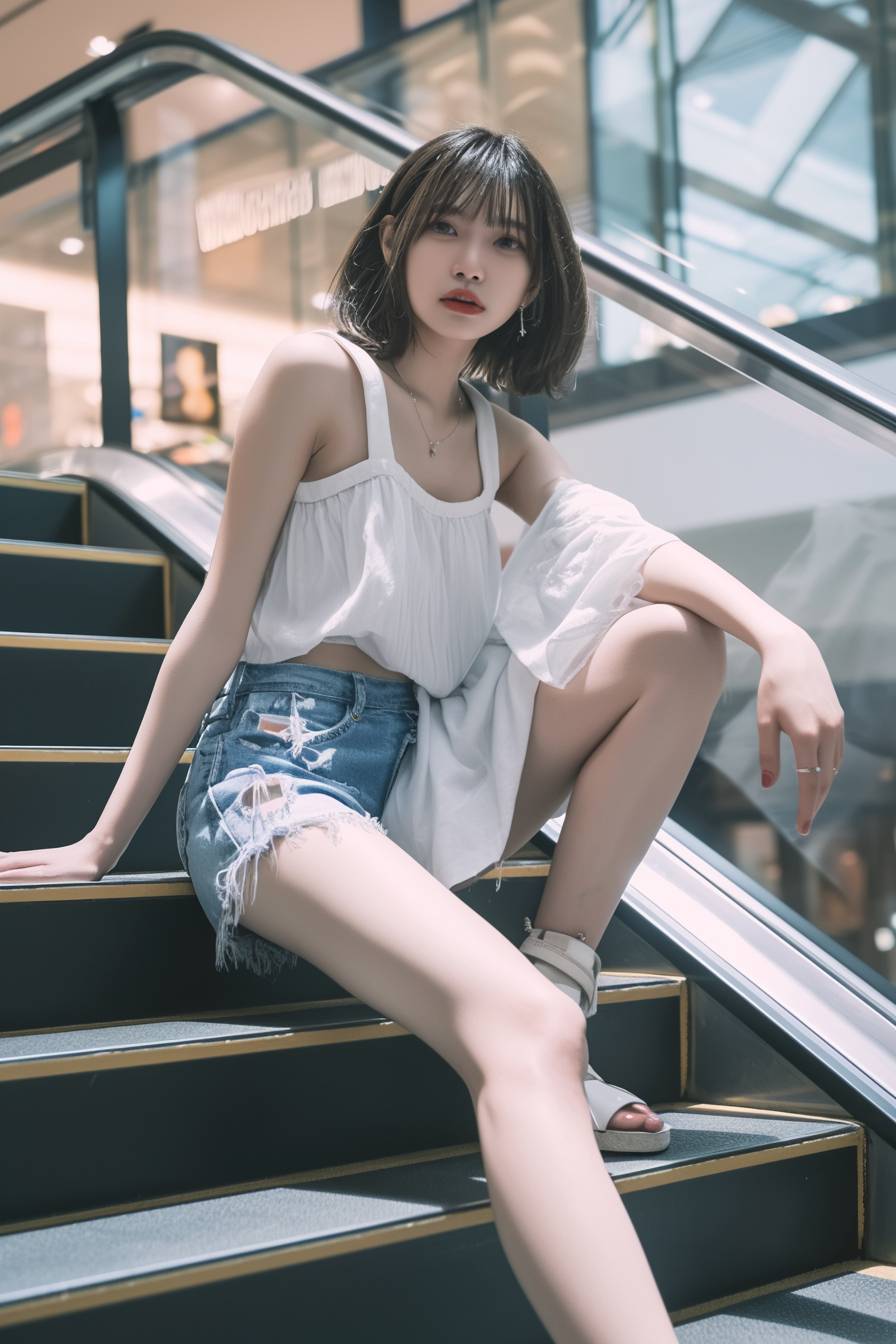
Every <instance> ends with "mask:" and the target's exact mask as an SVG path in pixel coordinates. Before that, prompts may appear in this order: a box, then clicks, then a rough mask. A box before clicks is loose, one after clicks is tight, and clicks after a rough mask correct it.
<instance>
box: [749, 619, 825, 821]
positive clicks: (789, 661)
mask: <svg viewBox="0 0 896 1344" xmlns="http://www.w3.org/2000/svg"><path fill="white" fill-rule="evenodd" d="M756 718H757V722H758V725H759V764H760V768H761V770H762V785H763V788H767V787H768V786H769V785H771V784H773V783H774V782H775V780H776V779H777V778H778V773H779V769H780V734H781V732H785V733H786V734H787V735H788V737H789V738H790V740H791V741H792V743H793V749H794V755H795V757H796V765H797V768H798V769H802V768H803V767H805V766H809V767H810V768H813V767H815V766H816V765H820V766H821V773H820V774H815V773H814V772H813V773H811V774H798V775H797V780H798V782H799V787H800V795H799V805H798V813H797V829H798V831H799V832H800V834H801V835H808V833H809V828H810V826H811V825H812V822H813V821H814V819H815V814H816V813H817V811H818V809H819V808H820V807H821V804H822V803H823V802H824V800H825V798H826V797H827V796H828V792H829V790H830V787H831V784H832V783H833V780H834V775H835V773H836V772H837V770H839V768H840V763H841V761H842V760H843V723H844V715H843V706H842V705H841V704H840V701H839V700H838V699H837V693H836V691H835V690H834V686H833V683H832V681H831V678H830V677H829V675H828V670H827V667H826V666H825V663H824V659H823V658H822V656H821V652H820V650H819V648H818V645H817V644H816V643H815V641H814V639H812V638H811V636H810V635H808V634H807V633H806V631H805V630H802V629H800V628H799V627H796V628H795V629H794V630H793V631H792V632H787V633H786V634H782V635H781V636H780V637H779V638H777V639H775V640H774V641H772V642H771V643H770V644H769V645H768V646H767V647H766V648H765V649H764V651H763V655H762V672H761V674H760V677H759V690H758V693H757V700H756Z"/></svg>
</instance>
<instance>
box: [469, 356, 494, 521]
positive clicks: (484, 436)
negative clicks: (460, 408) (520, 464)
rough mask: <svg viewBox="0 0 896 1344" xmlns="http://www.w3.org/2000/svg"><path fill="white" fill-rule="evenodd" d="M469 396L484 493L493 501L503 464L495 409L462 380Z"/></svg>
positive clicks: (480, 393) (485, 398)
mask: <svg viewBox="0 0 896 1344" xmlns="http://www.w3.org/2000/svg"><path fill="white" fill-rule="evenodd" d="M461 382H462V383H463V385H464V388H465V389H466V392H467V395H468V396H469V397H470V398H471V400H472V403H473V410H474V411H475V413H476V444H477V447H478V449H479V466H480V469H481V471H482V493H483V494H484V495H485V496H486V497H487V498H488V499H489V500H493V499H494V497H495V495H496V494H497V492H498V487H499V485H500V484H501V463H500V459H499V456H498V427H497V425H496V424H495V408H494V406H493V405H492V403H491V401H490V399H489V398H488V397H486V396H485V395H484V394H483V393H482V392H480V391H479V388H478V387H474V386H473V384H472V383H469V382H467V380H466V378H461Z"/></svg>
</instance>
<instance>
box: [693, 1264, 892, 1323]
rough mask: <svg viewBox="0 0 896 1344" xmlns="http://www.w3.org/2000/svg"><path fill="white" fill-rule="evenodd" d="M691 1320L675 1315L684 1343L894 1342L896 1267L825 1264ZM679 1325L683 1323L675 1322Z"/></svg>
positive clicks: (713, 1304) (736, 1299) (739, 1295)
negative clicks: (820, 1268) (823, 1266)
mask: <svg viewBox="0 0 896 1344" xmlns="http://www.w3.org/2000/svg"><path fill="white" fill-rule="evenodd" d="M705 1306H711V1307H712V1311H711V1313H710V1314H707V1315H705V1316H701V1317H700V1318H699V1319H693V1316H694V1312H696V1311H701V1310H703V1309H704V1308H700V1307H698V1308H695V1309H694V1310H693V1311H685V1312H679V1313H676V1315H675V1316H674V1317H673V1322H674V1324H675V1325H676V1326H677V1327H678V1328H677V1330H676V1334H677V1336H678V1338H679V1339H680V1340H681V1341H682V1344H718V1341H719V1340H724V1341H725V1344H756V1341H757V1340H759V1341H763V1342H765V1341H767V1344H831V1341H832V1340H838V1339H843V1340H861V1341H862V1344H892V1341H893V1339H896V1265H888V1264H884V1263H881V1262H876V1261H875V1262H869V1261H863V1260H856V1261H848V1262H847V1263H846V1264H844V1265H829V1266H827V1267H826V1268H825V1269H823V1270H818V1271H813V1272H812V1273H810V1274H800V1275H794V1276H792V1277H791V1278H789V1279H785V1280H783V1281H781V1282H780V1283H774V1284H768V1285H766V1286H764V1287H762V1288H759V1289H754V1290H751V1291H750V1292H746V1293H738V1294H737V1295H735V1296H734V1297H733V1298H728V1299H726V1301H725V1303H721V1302H717V1303H712V1304H705ZM679 1322H684V1323H682V1324H679Z"/></svg>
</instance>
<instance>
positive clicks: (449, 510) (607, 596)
mask: <svg viewBox="0 0 896 1344" xmlns="http://www.w3.org/2000/svg"><path fill="white" fill-rule="evenodd" d="M322 330H323V331H324V334H326V335H328V336H332V337H333V339H334V340H336V341H338V342H339V344H340V345H342V347H343V348H344V349H345V350H346V351H347V352H348V354H349V355H350V356H351V358H352V359H353V360H354V361H355V364H356V365H357V366H358V369H359V370H360V373H361V377H362V379H363V386H364V404H365V410H366V419H367V445H368V447H367V457H366V458H365V459H364V460H363V461H361V462H356V463H355V464H354V465H353V466H350V467H346V468H345V470H343V471H338V472H336V473H335V474H333V475H331V476H328V477H325V478H324V479H322V480H317V481H303V482H302V483H301V484H300V485H299V487H298V489H297V490H296V493H295V497H294V499H293V502H292V505H291V507H290V509H289V511H288V513H287V515H286V518H285V520H284V523H283V527H282V529H281V532H280V535H279V537H278V539H277V542H276V544H275V546H274V550H273V552H272V555H271V559H270V561H269V564H268V568H267V571H266V573H265V577H264V580H263V583H262V586H261V589H260V591H259V596H258V599H257V601H256V605H255V610H254V612H253V616H252V623H251V626H250V630H249V636H248V639H247V641H246V646H245V649H244V651H243V653H242V654H241V659H245V660H246V661H248V662H259V663H266V662H279V661H282V660H284V659H286V658H291V657H295V656H297V655H299V654H301V653H307V651H308V650H309V649H311V648H313V647H314V645H315V644H319V643H320V642H321V641H322V640H332V641H333V642H335V643H349V644H357V645H358V647H359V648H361V649H363V650H364V652H365V653H367V654H369V655H370V657H372V658H374V659H376V661H377V662H379V663H381V664H382V665H383V666H384V667H387V668H389V669H391V670H392V671H395V672H402V673H404V674H405V676H408V677H411V678H412V679H413V680H414V682H415V683H416V684H415V687H414V691H415V695H416V698H417V706H418V710H419V716H418V720H417V741H416V743H415V744H413V745H412V746H410V747H409V748H408V750H407V751H406V752H405V755H404V757H403V759H402V762H401V765H400V767H399V770H398V774H397V776H396V778H395V782H394V784H393V786H392V789H391V792H390V793H389V796H388V798H387V799H386V802H385V805H384V807H383V813H382V816H381V818H380V821H381V823H382V825H383V828H384V829H385V831H386V833H387V835H389V837H390V838H391V839H392V840H393V841H394V842H395V843H396V844H398V845H400V846H401V847H402V848H403V849H404V850H406V851H407V852H408V853H409V854H411V855H412V856H413V857H414V858H415V859H417V861H418V862H419V863H421V864H422V865H423V867H425V868H426V869H427V870H428V871H429V872H430V873H432V874H433V876H434V877H436V878H437V879H438V880H439V881H440V882H442V883H443V884H444V885H445V886H448V887H453V886H458V885H460V884H462V883H466V882H468V881H469V880H470V879H471V878H473V877H476V876H478V875H479V874H480V873H482V872H484V871H485V870H486V869H488V868H490V867H492V865H494V864H496V863H498V862H500V860H501V859H502V858H505V857H507V855H506V853H505V849H504V846H505V845H506V842H507V840H508V837H509V832H510V826H511V822H512V819H513V812H514V807H515V805H516V797H517V793H518V790H519V782H520V776H521V774H522V768H523V761H524V758H525V755H526V748H527V746H528V740H529V730H530V727H531V723H532V711H533V706H534V703H535V693H536V691H537V689H538V683H539V681H545V682H548V683H549V684H551V685H553V686H559V687H563V686H565V685H566V684H567V683H568V682H569V681H570V680H571V679H572V678H573V677H574V676H575V675H576V673H577V672H578V671H579V670H580V669H581V668H582V667H583V666H584V665H585V663H586V662H587V660H588V658H589V657H590V655H591V653H592V652H593V651H594V649H595V648H596V647H597V645H598V644H599V643H600V641H601V639H602V638H603V636H604V635H605V634H606V632H607V631H608V630H609V629H610V627H611V626H612V625H613V624H614V622H615V621H617V620H618V619H619V617H620V616H622V615H623V614H624V613H625V612H626V611H630V610H632V609H633V608H635V607H640V606H646V605H647V604H646V603H645V602H644V601H642V600H641V599H640V598H639V597H638V596H637V595H638V593H639V592H640V590H641V587H642V585H643V575H642V574H641V567H642V566H643V564H644V561H645V560H646V559H647V557H648V556H649V555H650V554H651V553H652V552H653V551H654V550H656V549H657V547H659V546H663V545H665V544H666V543H667V542H670V541H677V540H679V538H678V537H677V536H676V535H675V533H674V532H667V531H666V530H665V529H664V528H660V527H656V526H655V525H654V524H652V523H649V522H646V521H645V520H644V519H643V518H642V517H641V514H640V513H639V512H638V510H637V509H636V508H635V506H634V505H633V504H632V503H630V502H629V501H628V500H626V499H623V498H622V497H621V496H620V495H615V494H613V493H612V492H610V491H608V490H601V489H599V488H598V487H597V486H595V485H591V484H589V483H588V482H584V481H579V480H576V479H574V478H571V477H570V478H563V479H561V480H560V481H559V482H558V483H557V485H556V486H555V488H554V490H553V492H552V494H551V495H550V496H549V498H548V500H547V502H546V503H545V504H544V506H543V507H542V509H541V512H540V513H539V514H538V517H537V518H536V519H535V521H534V522H533V523H532V524H531V526H529V527H527V528H526V530H525V531H524V532H523V534H522V536H521V537H520V539H519V541H518V542H517V544H516V546H515V548H514V550H513V553H512V554H511V556H510V559H509V560H508V561H507V564H506V565H505V566H504V568H503V571H502V569H501V557H500V548H499V545H498V539H497V533H496V531H495V528H494V524H493V522H492V518H491V505H492V503H493V501H494V498H495V493H496V491H497V489H498V487H499V485H500V470H499V459H498V441H497V433H496V428H495V419H494V411H493V409H492V405H491V403H490V401H489V400H488V398H487V397H484V396H483V395H482V393H481V392H479V391H478V389H477V388H475V387H473V385H472V384H471V383H469V382H467V381H466V380H463V379H462V380H461V381H462V383H463V387H464V389H465V391H466V392H467V395H468V396H469V398H470V400H471V401H472V404H473V409H474V411H475V414H476V441H477V449H478V453H479V465H480V470H481V474H482V483H483V489H482V493H481V494H480V495H477V497H476V498H475V499H471V500H463V501H460V502H457V503H446V502H445V501H443V500H440V499H437V498H436V497H435V496H434V495H430V494H429V493H428V491H426V490H424V489H423V487H422V486H420V485H419V484H418V483H417V481H416V480H415V479H414V478H413V477H412V476H411V475H410V473H409V472H407V471H406V470H405V469H404V468H403V467H402V466H401V465H400V463H399V462H398V461H397V460H396V458H395V453H394V451H393V446H392V436H391V430H390V426H389V412H388V407H387V402H386V388H385V383H384V381H383V375H382V373H381V372H380V370H379V368H378V367H377V365H376V363H375V362H374V360H373V359H372V358H371V357H370V355H368V354H367V353H366V352H365V351H363V350H362V349H361V348H360V346H357V345H355V344H354V343H353V342H352V341H349V340H347V339H346V338H345V337H342V336H339V335H337V333H335V332H333V331H330V330H326V329H322ZM568 803H569V796H568V795H567V797H566V798H565V799H564V800H563V802H562V803H561V805H560V806H559V807H558V809H557V810H556V812H554V813H553V816H554V817H557V818H559V817H562V816H563V814H564V813H565V811H566V808H567V805H568ZM547 820H549V818H547V817H545V818H543V820H542V823H541V824H542V825H543V824H544V822H545V821H547ZM498 885H499V886H500V883H499V884H498Z"/></svg>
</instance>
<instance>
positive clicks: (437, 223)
mask: <svg viewBox="0 0 896 1344" xmlns="http://www.w3.org/2000/svg"><path fill="white" fill-rule="evenodd" d="M442 224H444V226H445V228H446V229H451V232H452V233H453V232H454V227H453V225H451V224H449V223H448V221H447V219H434V220H433V222H432V223H431V224H430V226H429V227H430V228H431V229H437V228H439V227H440V225H442ZM497 241H498V242H499V243H513V247H512V248H511V249H510V251H519V250H520V249H521V248H522V243H521V242H520V241H519V239H518V238H513V237H511V235H510V234H509V233H508V234H505V235H504V237H503V238H499V239H498V240H497Z"/></svg>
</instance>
